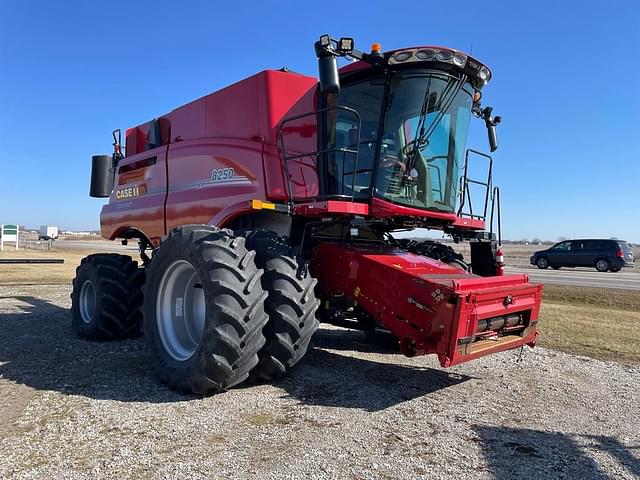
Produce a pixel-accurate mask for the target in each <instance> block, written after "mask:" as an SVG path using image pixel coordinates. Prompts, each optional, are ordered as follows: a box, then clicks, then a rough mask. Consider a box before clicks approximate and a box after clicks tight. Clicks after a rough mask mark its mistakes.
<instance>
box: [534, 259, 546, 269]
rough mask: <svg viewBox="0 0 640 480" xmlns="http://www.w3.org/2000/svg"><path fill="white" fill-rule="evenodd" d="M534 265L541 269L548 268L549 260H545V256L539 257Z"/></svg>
mask: <svg viewBox="0 0 640 480" xmlns="http://www.w3.org/2000/svg"><path fill="white" fill-rule="evenodd" d="M536 265H537V267H538V268H540V269H541V270H544V269H545V268H549V260H547V257H539V258H538V259H537V260H536Z"/></svg>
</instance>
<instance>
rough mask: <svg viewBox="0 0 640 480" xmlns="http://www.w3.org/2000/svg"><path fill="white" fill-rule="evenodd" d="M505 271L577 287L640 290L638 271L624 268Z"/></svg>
mask: <svg viewBox="0 0 640 480" xmlns="http://www.w3.org/2000/svg"><path fill="white" fill-rule="evenodd" d="M506 273H526V274H527V275H529V278H530V279H531V281H532V282H540V283H552V284H556V285H573V286H577V287H599V288H621V289H625V290H640V273H638V272H633V271H628V270H626V269H623V270H621V271H620V272H617V273H612V272H606V273H601V272H596V271H595V270H593V269H586V268H562V269H560V270H553V269H548V270H540V269H539V268H536V267H534V266H530V267H526V266H523V267H507V268H506Z"/></svg>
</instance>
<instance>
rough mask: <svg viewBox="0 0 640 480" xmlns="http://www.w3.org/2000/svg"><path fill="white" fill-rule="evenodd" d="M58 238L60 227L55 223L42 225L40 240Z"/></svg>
mask: <svg viewBox="0 0 640 480" xmlns="http://www.w3.org/2000/svg"><path fill="white" fill-rule="evenodd" d="M57 238H58V227H56V226H54V225H41V226H40V234H39V235H38V240H56V239H57Z"/></svg>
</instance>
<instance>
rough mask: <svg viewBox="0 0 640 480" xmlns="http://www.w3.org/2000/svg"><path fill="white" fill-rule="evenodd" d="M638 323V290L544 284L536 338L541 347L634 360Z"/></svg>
mask: <svg viewBox="0 0 640 480" xmlns="http://www.w3.org/2000/svg"><path fill="white" fill-rule="evenodd" d="M639 326H640V295H638V292H629V291H623V290H610V289H602V288H582V287H566V286H555V285H545V293H544V296H543V302H542V311H541V313H540V342H539V344H540V345H541V346H543V347H549V348H553V349H556V350H561V351H564V352H568V353H575V354H578V355H585V356H589V357H593V358H598V359H601V360H614V361H618V362H628V363H634V364H638V363H640V328H638V327H639Z"/></svg>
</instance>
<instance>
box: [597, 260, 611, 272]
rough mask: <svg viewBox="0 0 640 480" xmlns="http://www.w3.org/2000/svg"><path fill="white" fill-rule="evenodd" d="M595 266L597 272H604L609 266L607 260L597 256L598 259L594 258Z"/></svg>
mask: <svg viewBox="0 0 640 480" xmlns="http://www.w3.org/2000/svg"><path fill="white" fill-rule="evenodd" d="M595 267H596V270H597V271H599V272H606V271H607V270H609V267H610V263H609V260H607V259H606V258H599V259H598V260H596V265H595Z"/></svg>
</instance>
